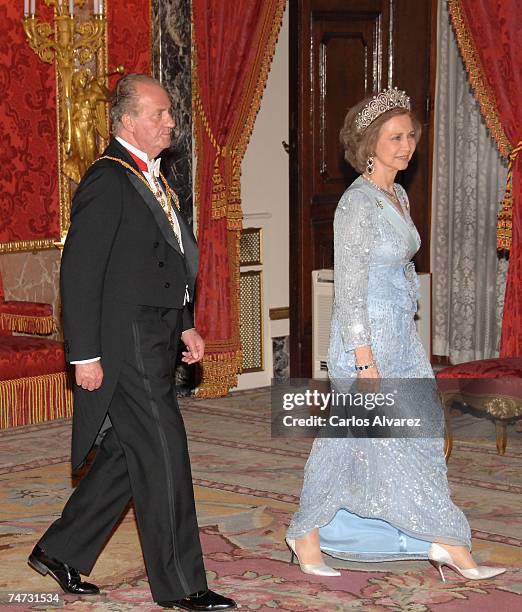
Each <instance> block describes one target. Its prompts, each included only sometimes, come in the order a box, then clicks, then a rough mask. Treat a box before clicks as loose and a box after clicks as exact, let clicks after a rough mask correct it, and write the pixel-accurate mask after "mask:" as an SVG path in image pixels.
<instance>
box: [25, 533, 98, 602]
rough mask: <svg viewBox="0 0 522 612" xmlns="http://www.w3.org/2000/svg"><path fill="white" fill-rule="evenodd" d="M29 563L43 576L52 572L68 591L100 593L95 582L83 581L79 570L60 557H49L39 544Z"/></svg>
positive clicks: (88, 593)
mask: <svg viewBox="0 0 522 612" xmlns="http://www.w3.org/2000/svg"><path fill="white" fill-rule="evenodd" d="M27 563H29V565H30V566H31V567H32V568H33V569H35V570H36V571H37V572H39V573H40V574H42V576H46V575H47V574H50V575H51V576H52V577H53V578H54V579H55V580H56V582H57V583H58V584H59V585H60V586H61V587H62V589H63V590H64V591H65V592H66V593H74V594H75V595H98V593H99V592H100V589H99V588H98V587H97V586H96V585H95V584H91V583H90V582H82V580H81V578H80V574H79V573H78V570H75V569H74V567H71V566H70V565H67V563H63V562H62V561H58V559H53V558H52V557H48V556H47V555H46V554H45V551H43V550H42V549H41V548H40V547H39V546H38V545H36V546H35V547H34V548H33V552H32V553H31V554H30V556H29V559H28V560H27Z"/></svg>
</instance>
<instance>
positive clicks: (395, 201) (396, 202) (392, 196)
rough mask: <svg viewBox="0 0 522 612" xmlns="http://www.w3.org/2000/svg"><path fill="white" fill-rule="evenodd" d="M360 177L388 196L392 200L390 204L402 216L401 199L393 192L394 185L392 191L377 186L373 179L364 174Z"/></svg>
mask: <svg viewBox="0 0 522 612" xmlns="http://www.w3.org/2000/svg"><path fill="white" fill-rule="evenodd" d="M362 177H363V179H364V180H365V181H368V183H370V185H373V186H374V187H375V189H377V191H380V192H381V193H383V194H384V195H385V196H387V197H388V198H390V200H391V201H392V204H393V205H394V207H395V208H396V209H397V212H398V213H400V214H401V215H402V216H403V217H404V211H403V209H402V204H401V201H400V199H399V196H398V195H397V193H396V192H395V185H394V186H393V193H392V192H391V191H388V190H387V189H384V188H383V187H379V185H377V183H376V182H375V181H372V179H371V178H370V177H369V176H366V175H364V174H363V175H362Z"/></svg>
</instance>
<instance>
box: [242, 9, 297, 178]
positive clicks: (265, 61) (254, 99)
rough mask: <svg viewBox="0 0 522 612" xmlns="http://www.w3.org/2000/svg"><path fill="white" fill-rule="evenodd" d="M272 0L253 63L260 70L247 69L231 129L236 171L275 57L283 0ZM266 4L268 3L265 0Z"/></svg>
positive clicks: (244, 150)
mask: <svg viewBox="0 0 522 612" xmlns="http://www.w3.org/2000/svg"><path fill="white" fill-rule="evenodd" d="M275 3H276V9H275V12H274V16H273V19H268V18H267V17H268V15H270V14H271V13H270V12H268V14H267V15H266V16H265V19H264V22H263V26H262V28H263V33H262V34H261V36H260V40H261V41H263V40H266V41H267V42H266V45H264V46H263V48H262V49H263V50H262V52H261V54H260V52H259V48H258V54H257V58H256V60H255V62H254V66H257V65H258V64H259V72H258V73H256V71H255V70H252V71H251V72H250V75H249V76H250V78H249V82H248V85H247V87H246V89H245V91H246V93H245V95H244V96H243V99H244V101H243V105H242V112H241V113H240V114H239V116H238V121H237V123H236V126H237V130H236V132H239V133H238V134H237V135H236V134H234V131H233V138H232V139H231V140H232V142H234V143H235V147H234V153H235V155H236V156H237V158H238V160H239V163H238V170H239V171H240V170H241V162H242V161H243V157H244V156H245V152H246V149H247V146H248V143H249V141H250V137H251V136H252V132H253V130H254V124H255V121H256V117H257V115H258V113H259V109H260V107H261V100H262V98H263V93H264V91H265V88H266V83H267V80H268V74H269V73H270V66H271V64H272V60H273V59H274V54H275V48H276V44H277V39H278V37H279V32H280V30H281V25H282V22H283V14H284V12H285V7H286V0H275ZM267 4H269V3H268V2H267ZM252 90H253V92H252ZM251 92H252V93H251ZM237 177H238V178H239V174H237Z"/></svg>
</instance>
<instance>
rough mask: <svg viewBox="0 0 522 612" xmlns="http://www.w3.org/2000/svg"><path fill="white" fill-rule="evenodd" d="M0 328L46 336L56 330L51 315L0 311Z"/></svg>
mask: <svg viewBox="0 0 522 612" xmlns="http://www.w3.org/2000/svg"><path fill="white" fill-rule="evenodd" d="M0 330H3V331H11V332H19V333H23V334H39V335H41V336H46V335H48V334H52V333H54V332H56V331H58V325H57V323H56V320H55V319H54V317H52V316H41V317H39V316H31V315H19V314H11V313H7V312H0Z"/></svg>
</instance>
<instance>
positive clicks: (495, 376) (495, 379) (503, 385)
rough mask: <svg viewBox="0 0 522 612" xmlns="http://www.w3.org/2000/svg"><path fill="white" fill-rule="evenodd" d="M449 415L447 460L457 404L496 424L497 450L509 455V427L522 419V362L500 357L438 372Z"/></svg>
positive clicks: (445, 407) (471, 362) (461, 364)
mask: <svg viewBox="0 0 522 612" xmlns="http://www.w3.org/2000/svg"><path fill="white" fill-rule="evenodd" d="M437 380H438V385H439V389H440V391H441V394H442V399H443V404H444V411H445V416H446V459H449V456H450V454H451V447H452V444H453V436H452V432H451V414H450V411H451V407H452V406H453V405H457V402H458V403H460V404H461V405H464V406H466V407H468V408H471V409H472V410H473V411H479V412H482V413H485V414H486V415H487V416H488V417H490V418H491V419H493V420H494V421H495V427H496V434H497V450H498V452H499V453H500V454H502V455H503V454H504V453H505V452H506V443H507V433H506V424H507V423H508V422H515V421H517V420H519V419H522V359H518V358H502V359H501V358H496V359H481V360H479V361H470V362H468V363H460V364H458V365H454V366H450V367H448V368H444V369H443V370H440V371H439V372H438V373H437Z"/></svg>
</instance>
